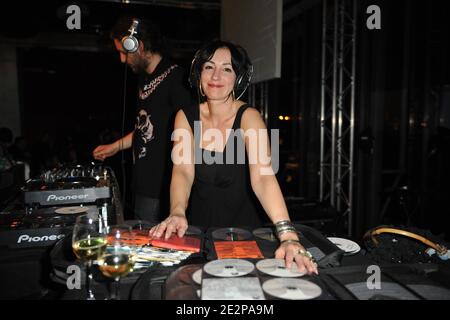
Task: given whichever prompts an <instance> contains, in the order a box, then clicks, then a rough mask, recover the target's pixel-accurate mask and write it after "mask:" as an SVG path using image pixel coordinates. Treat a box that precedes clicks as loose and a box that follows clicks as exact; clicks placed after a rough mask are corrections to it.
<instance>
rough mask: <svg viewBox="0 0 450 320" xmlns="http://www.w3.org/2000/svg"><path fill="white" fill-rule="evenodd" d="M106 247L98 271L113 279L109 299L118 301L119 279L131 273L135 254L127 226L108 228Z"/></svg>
mask: <svg viewBox="0 0 450 320" xmlns="http://www.w3.org/2000/svg"><path fill="white" fill-rule="evenodd" d="M107 239H108V240H107V241H108V246H107V248H106V250H105V253H104V254H103V256H102V257H101V258H100V259H99V260H98V267H99V269H100V271H101V272H102V273H103V275H105V276H106V277H108V278H112V279H114V289H113V290H111V294H110V299H112V300H120V279H121V278H122V277H125V276H126V275H127V274H128V273H130V272H131V271H133V266H134V260H135V257H134V254H135V236H134V233H133V232H132V229H131V227H130V226H128V225H116V226H110V227H109V228H108V237H107Z"/></svg>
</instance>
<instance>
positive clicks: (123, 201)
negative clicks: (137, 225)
mask: <svg viewBox="0 0 450 320" xmlns="http://www.w3.org/2000/svg"><path fill="white" fill-rule="evenodd" d="M127 61H128V52H127V53H126V56H125V64H124V65H125V68H124V73H123V103H122V138H121V139H120V143H119V148H120V151H121V167H122V208H124V209H125V208H126V204H125V198H126V196H125V194H126V189H127V184H126V175H125V152H124V151H125V150H124V148H123V139H124V138H125V110H126V104H127V102H126V100H127V68H128V66H127V63H126V62H127Z"/></svg>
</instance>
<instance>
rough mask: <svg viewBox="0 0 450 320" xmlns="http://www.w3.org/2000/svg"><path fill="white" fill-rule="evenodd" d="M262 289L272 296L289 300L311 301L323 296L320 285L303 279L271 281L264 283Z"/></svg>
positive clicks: (277, 279)
mask: <svg viewBox="0 0 450 320" xmlns="http://www.w3.org/2000/svg"><path fill="white" fill-rule="evenodd" d="M262 288H263V290H264V292H265V293H267V294H269V295H271V296H274V297H276V298H280V299H288V300H309V299H314V298H317V297H318V296H320V295H321V294H322V289H320V287H319V286H318V285H316V284H315V283H312V282H311V281H307V280H303V279H292V278H276V279H270V280H267V281H266V282H264V283H263V285H262Z"/></svg>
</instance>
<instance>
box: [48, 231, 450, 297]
mask: <svg viewBox="0 0 450 320" xmlns="http://www.w3.org/2000/svg"><path fill="white" fill-rule="evenodd" d="M296 228H297V230H298V231H299V233H300V234H301V239H303V242H304V245H305V247H306V248H307V249H308V250H309V251H311V252H313V253H314V256H315V258H316V260H317V261H318V262H319V266H320V268H319V275H318V276H317V275H304V276H302V277H289V278H282V277H280V276H279V274H277V272H278V271H280V270H278V271H277V270H276V268H275V273H274V274H270V272H269V273H266V272H267V270H269V269H270V268H271V267H269V269H264V268H261V265H262V263H261V262H267V263H265V264H266V266H267V265H270V263H272V262H273V261H274V260H271V258H273V256H274V251H275V250H276V248H277V247H278V242H277V241H275V240H274V239H271V238H270V237H267V234H265V232H263V233H261V230H258V231H257V232H255V231H256V230H253V231H251V230H249V229H245V228H228V229H226V230H225V231H224V229H215V228H212V229H208V230H205V231H204V232H203V233H202V234H201V235H199V236H200V237H202V239H203V242H202V243H203V245H202V250H201V252H200V253H197V254H193V255H192V256H190V257H189V258H188V259H187V260H185V261H183V262H182V263H180V264H179V265H176V266H171V267H164V266H162V265H160V264H159V263H154V264H153V265H151V266H150V267H149V268H146V269H140V270H137V271H135V272H132V273H131V274H129V275H128V276H127V277H125V278H124V279H122V280H121V298H122V299H132V300H200V299H209V298H211V295H209V294H208V296H206V294H205V291H203V292H202V290H204V289H205V288H206V287H205V283H206V281H205V279H209V280H212V281H211V283H214V281H215V280H218V282H217V283H214V284H213V285H212V286H214V285H220V286H222V285H224V287H226V288H227V290H223V287H222V291H226V294H228V296H227V295H226V294H225V295H224V296H221V299H244V300H246V298H245V297H246V296H245V294H246V293H244V294H243V295H241V294H242V292H240V291H239V290H237V289H236V290H237V291H235V292H238V294H237V295H236V296H235V297H230V296H229V294H230V292H233V285H236V286H237V287H239V286H240V285H241V286H242V285H243V286H246V287H245V290H244V291H246V290H247V289H248V287H249V286H252V285H254V284H255V283H256V287H255V288H254V289H258V290H259V291H258V292H260V293H262V294H261V295H259V296H252V298H251V299H248V300H252V299H258V300H259V299H265V300H280V299H288V300H291V299H317V300H341V299H345V300H358V299H360V300H368V299H375V300H377V299H380V300H381V299H383V300H386V299H407V300H415V299H419V300H423V299H450V283H449V280H448V279H450V277H449V275H450V267H449V266H448V264H439V265H437V264H432V263H429V264H391V265H375V264H374V262H373V261H370V260H369V259H368V257H367V256H366V255H365V254H364V250H361V251H359V252H356V253H353V254H351V255H346V254H345V252H342V250H340V249H339V248H337V247H334V249H333V246H332V245H330V243H328V244H327V246H324V244H323V240H324V239H326V238H324V237H322V238H320V237H318V233H317V231H315V230H311V228H309V227H306V226H302V225H296ZM242 230H246V231H247V232H245V231H244V232H241V231H242ZM217 231H219V232H217ZM262 231H265V230H262ZM233 233H234V234H233ZM218 235H219V239H218V238H217V236H218ZM255 235H258V236H255ZM261 235H262V236H261ZM315 237H318V238H317V239H316V238H315ZM217 241H233V242H239V241H255V242H256V243H257V246H258V248H259V249H260V250H261V253H262V255H263V258H264V259H254V258H247V259H238V264H237V265H236V266H237V267H236V266H231V268H232V269H233V268H235V267H236V268H235V269H233V270H235V271H236V270H238V271H237V273H236V276H230V277H223V276H220V275H218V276H214V272H215V271H213V272H212V273H211V271H208V272H210V273H208V272H205V270H206V269H207V268H205V266H207V265H208V264H211V263H216V264H218V265H219V269H217V268H216V269H214V270H219V272H227V271H226V270H227V268H230V265H229V263H230V262H229V261H230V260H227V259H219V260H218V259H217V252H216V250H215V245H214V243H215V242H217ZM321 254H322V258H321V259H317V257H320V255H321ZM51 260H52V263H53V279H54V280H55V281H56V282H59V283H61V285H65V281H66V280H65V279H66V278H67V276H68V275H67V273H66V272H65V270H66V268H67V265H69V264H73V263H75V264H76V263H78V262H77V261H76V260H75V258H74V256H73V254H72V252H71V247H70V243H69V242H68V241H67V240H66V241H64V240H61V241H60V242H59V243H58V244H57V245H56V246H55V248H54V249H53V250H52V253H51ZM221 260H222V261H221ZM222 262H223V263H222ZM232 263H234V262H232ZM244 265H246V266H250V265H252V266H254V267H250V269H248V271H242V270H244V269H242V268H241V267H242V266H244ZM80 267H81V265H80ZM216 267H217V266H216ZM210 270H211V268H210ZM281 272H282V273H281V274H280V275H282V274H284V273H283V272H285V270H281ZM94 279H95V280H94V285H93V287H94V293H95V295H96V297H97V298H98V299H104V298H105V297H107V295H108V285H109V284H110V282H111V280H109V279H107V278H105V277H103V276H102V275H101V274H100V273H99V272H97V273H96V274H95V275H94ZM279 279H284V280H279ZM202 281H203V282H202ZM377 281H378V282H377ZM82 283H83V282H82ZM247 283H248V285H247ZM230 284H231V285H230ZM258 284H260V286H259V285H258ZM258 286H259V287H260V288H258ZM280 286H281V290H282V291H281V293H280ZM261 288H262V289H263V290H262V291H261ZM271 288H272V289H271ZM274 288H275V289H274ZM270 290H272V291H270ZM273 290H275V291H273ZM299 292H301V294H299ZM215 293H217V292H215ZM215 293H214V292H213V296H212V297H214V294H215ZM202 294H203V295H202ZM219 294H220V293H219ZM224 297H225V298H224ZM83 298H84V290H83V288H81V289H80V290H66V291H65V292H64V293H63V295H62V299H83Z"/></svg>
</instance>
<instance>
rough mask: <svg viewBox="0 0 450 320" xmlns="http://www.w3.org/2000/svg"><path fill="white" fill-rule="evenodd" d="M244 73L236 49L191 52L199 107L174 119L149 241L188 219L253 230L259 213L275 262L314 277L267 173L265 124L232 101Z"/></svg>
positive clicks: (247, 69) (248, 69) (212, 46)
mask: <svg viewBox="0 0 450 320" xmlns="http://www.w3.org/2000/svg"><path fill="white" fill-rule="evenodd" d="M252 73H253V66H252V64H251V62H250V59H249V57H248V55H247V52H246V51H245V50H244V49H243V48H242V47H240V46H238V45H235V44H232V43H229V42H224V41H213V42H210V43H208V44H207V45H205V46H204V47H203V48H201V49H200V50H199V51H198V52H197V53H196V55H195V58H194V60H193V61H192V65H191V72H190V79H189V80H190V83H191V86H193V87H194V88H195V89H196V90H197V93H198V98H199V104H196V105H194V106H192V107H189V108H183V109H181V110H180V111H179V112H178V113H177V115H176V118H175V131H174V134H173V136H172V139H173V140H175V142H174V147H173V151H172V161H173V162H174V166H173V170H172V181H171V188H170V214H169V217H168V218H167V219H165V220H164V221H163V222H161V223H160V224H158V225H157V226H155V227H153V228H152V229H151V230H150V236H153V237H161V236H165V238H166V239H167V238H169V237H170V236H171V234H172V233H177V234H178V236H180V237H181V236H183V235H184V233H185V232H186V230H187V227H188V219H189V222H190V223H191V224H193V225H196V226H200V227H206V228H208V227H230V226H245V227H251V228H256V227H260V226H261V225H262V223H263V218H264V216H263V215H262V214H261V212H262V211H265V212H266V213H267V215H268V217H269V218H270V220H271V221H272V222H273V223H274V224H275V227H276V230H277V234H278V237H279V240H280V246H279V248H278V249H277V251H276V252H275V257H276V258H282V259H285V261H286V266H287V267H288V268H290V267H291V265H292V263H293V262H295V263H296V264H297V266H298V268H299V270H300V271H306V272H308V273H317V266H316V264H315V263H314V261H313V259H312V256H311V254H310V253H309V252H308V251H306V250H305V248H304V247H303V246H302V245H301V243H300V240H299V238H298V234H297V232H296V230H295V228H294V227H293V225H292V223H291V222H290V219H289V215H288V211H287V208H286V204H285V202H284V198H283V195H282V193H281V190H280V187H279V185H278V182H277V180H276V177H275V174H274V172H273V171H272V170H271V163H270V150H268V149H269V148H268V144H269V140H268V135H267V130H266V126H265V124H264V122H263V120H262V118H261V115H260V113H259V112H258V110H256V109H255V108H253V107H250V106H248V105H247V104H246V103H245V102H243V101H241V100H239V98H240V97H241V96H242V95H243V93H244V92H245V90H246V89H247V87H248V85H249V83H250V80H251V76H252ZM261 132H263V133H264V134H261ZM261 150H267V152H266V156H268V157H269V161H263V160H264V159H263V157H261V155H260V154H261ZM188 203H189V205H190V208H189V209H190V210H189V214H188V215H186V210H187V208H188ZM261 206H262V208H261ZM261 209H263V210H261Z"/></svg>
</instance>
